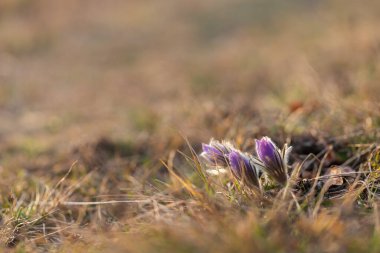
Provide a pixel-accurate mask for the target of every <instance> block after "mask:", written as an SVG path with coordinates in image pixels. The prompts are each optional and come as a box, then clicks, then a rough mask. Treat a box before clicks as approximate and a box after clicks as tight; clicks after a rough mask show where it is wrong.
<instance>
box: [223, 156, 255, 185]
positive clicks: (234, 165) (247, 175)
mask: <svg viewBox="0 0 380 253" xmlns="http://www.w3.org/2000/svg"><path fill="white" fill-rule="evenodd" d="M229 162H230V168H231V172H232V174H233V175H234V176H235V177H236V178H237V179H238V180H240V181H242V182H243V183H245V184H247V185H248V186H251V187H252V186H253V187H256V188H259V189H260V180H259V170H258V168H257V167H256V166H255V164H254V162H253V157H250V156H249V155H248V154H244V153H242V152H240V151H238V150H233V151H231V153H230V154H229Z"/></svg>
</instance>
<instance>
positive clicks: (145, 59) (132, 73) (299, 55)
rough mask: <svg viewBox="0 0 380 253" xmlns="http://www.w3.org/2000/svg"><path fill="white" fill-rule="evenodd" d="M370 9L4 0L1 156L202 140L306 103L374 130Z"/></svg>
mask: <svg viewBox="0 0 380 253" xmlns="http://www.w3.org/2000/svg"><path fill="white" fill-rule="evenodd" d="M343 7H344V8H343ZM379 11H380V2H378V1H339V0H333V1H317V0H295V1H286V0H270V1H268V0H256V1H251V0H234V1H230V0H210V1H201V0H193V1H178V0H155V1H153V0H152V1H150V0H128V1H126V0H109V1H103V0H81V1H77V0H65V1H51V0H33V1H32V0H1V1H0V122H1V124H0V140H1V141H0V149H1V150H2V153H3V159H5V157H4V156H5V154H7V152H8V153H10V154H13V156H14V154H19V153H22V154H24V155H25V154H27V155H28V156H29V157H35V156H39V155H41V154H46V153H48V152H53V151H54V150H58V151H62V150H63V151H65V150H70V149H72V148H73V147H75V146H77V145H80V144H81V143H86V142H89V141H93V140H96V139H98V138H102V137H107V138H116V139H120V140H131V141H139V140H143V139H147V138H149V137H150V136H152V135H155V136H156V139H154V140H152V141H157V142H158V141H159V140H161V139H165V138H167V136H170V135H172V134H173V135H176V134H178V133H181V134H183V135H185V136H188V137H190V138H193V140H195V141H207V140H208V139H209V138H210V137H212V136H215V137H221V135H224V134H225V133H226V131H224V130H223V131H220V132H218V130H217V129H218V128H217V127H213V128H210V127H209V126H210V124H211V125H212V124H213V126H215V125H216V126H218V124H219V122H218V120H221V119H223V117H227V116H226V115H231V114H232V115H234V116H236V117H237V118H239V115H243V116H242V117H243V118H248V119H249V118H254V117H257V115H260V114H261V115H266V116H268V115H272V116H268V117H267V118H269V121H268V122H273V121H272V120H273V119H277V118H276V117H278V115H283V114H282V113H285V115H287V116H286V117H288V116H289V114H286V113H291V112H294V111H296V110H297V109H299V108H306V109H305V110H304V111H303V113H304V115H306V116H309V115H313V113H314V114H320V115H322V116H323V117H327V118H329V120H330V121H332V122H333V121H339V122H343V121H345V120H348V121H347V122H350V115H352V114H358V115H362V116H360V117H361V118H360V117H359V119H360V120H359V121H357V122H350V123H353V124H367V125H370V126H373V124H375V123H373V122H371V117H370V116H369V115H371V114H373V113H378V111H375V110H374V108H378V107H374V105H375V104H377V105H378V100H379V98H380V95H379V88H380V85H379V77H380V61H379V57H380V29H379V24H380V23H379V22H380V16H379V15H378V14H379ZM346 105H347V106H348V105H349V106H350V111H347V110H346V111H345V110H344V108H345V106H346ZM352 105H356V106H352ZM315 108H319V110H317V111H315V110H314V109H315ZM376 110H377V109H376ZM342 111H344V114H342V113H341V112H342ZM363 112H364V113H363ZM278 113H279V114H278ZM322 116H321V118H323V117H322ZM285 119H287V120H290V121H291V120H295V121H294V122H297V124H299V123H300V121H299V120H298V121H297V119H294V117H293V118H291V119H289V118H285ZM356 120H357V118H356ZM366 120H367V121H366ZM368 120H369V121H368ZM210 121H211V123H210ZM302 122H304V121H302ZM362 122H364V123H362ZM319 123H321V122H319ZM224 127H225V128H223V129H226V128H228V124H227V125H226V126H224ZM301 128H302V127H301ZM305 128H307V129H308V130H310V128H311V129H312V128H313V124H305ZM315 128H316V129H317V128H318V130H319V131H322V130H323V128H324V126H323V124H322V125H321V124H319V125H318V126H315ZM326 128H327V127H326ZM328 128H329V129H330V130H331V128H332V129H333V126H332V127H331V125H329V126H328ZM293 130H294V131H296V130H297V129H295V128H294V129H293V128H292V129H291V130H290V131H293ZM301 130H302V129H301ZM160 138H161V139H160Z"/></svg>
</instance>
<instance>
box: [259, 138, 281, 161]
mask: <svg viewBox="0 0 380 253" xmlns="http://www.w3.org/2000/svg"><path fill="white" fill-rule="evenodd" d="M256 151H257V155H258V157H259V158H260V160H261V161H263V162H266V161H267V162H270V161H271V160H275V159H276V153H277V147H276V145H275V144H274V143H273V142H272V140H271V139H270V138H269V137H263V138H262V139H261V140H256Z"/></svg>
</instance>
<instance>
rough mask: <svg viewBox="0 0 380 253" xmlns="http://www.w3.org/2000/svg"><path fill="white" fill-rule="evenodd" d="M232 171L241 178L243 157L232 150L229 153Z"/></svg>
mask: <svg viewBox="0 0 380 253" xmlns="http://www.w3.org/2000/svg"><path fill="white" fill-rule="evenodd" d="M229 160H230V165H231V170H232V173H233V174H234V175H235V176H236V177H237V178H238V179H240V178H241V174H242V173H241V166H240V165H241V157H240V154H239V153H238V152H236V151H232V152H231V153H230V155H229Z"/></svg>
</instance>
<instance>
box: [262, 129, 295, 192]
mask: <svg viewBox="0 0 380 253" xmlns="http://www.w3.org/2000/svg"><path fill="white" fill-rule="evenodd" d="M291 150H292V147H288V146H287V145H286V144H285V145H284V147H283V149H282V150H280V149H279V148H278V147H277V146H276V144H275V143H274V142H273V141H272V140H271V139H270V138H269V137H266V136H265V137H263V138H261V139H260V140H256V153H257V156H258V158H259V159H260V160H261V162H262V163H263V165H264V166H263V170H264V171H265V172H266V173H268V174H269V175H270V176H271V177H272V178H273V179H274V180H276V181H277V182H278V183H280V184H282V185H285V184H286V183H287V181H288V157H289V153H290V151H291Z"/></svg>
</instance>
